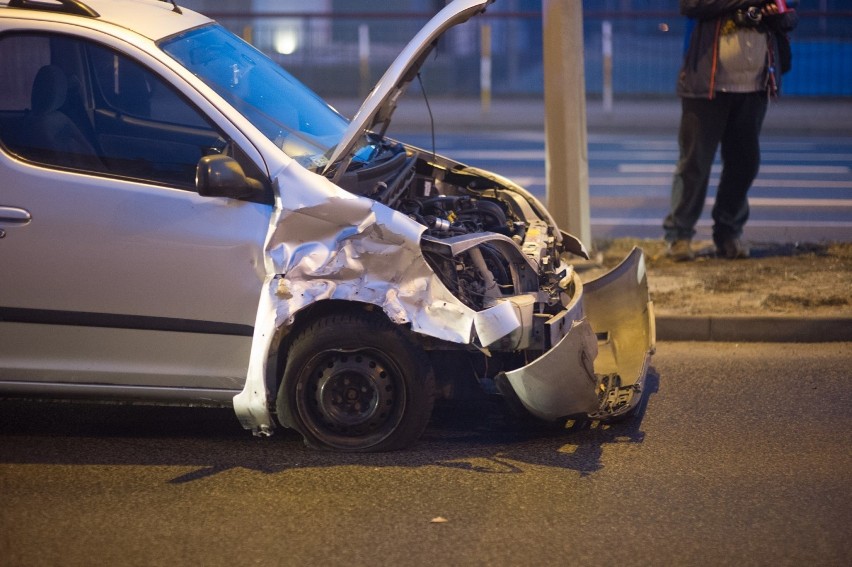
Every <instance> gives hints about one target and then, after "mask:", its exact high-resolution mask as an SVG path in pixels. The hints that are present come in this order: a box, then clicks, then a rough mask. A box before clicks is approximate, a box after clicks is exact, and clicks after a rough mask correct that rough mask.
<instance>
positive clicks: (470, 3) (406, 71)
mask: <svg viewBox="0 0 852 567" xmlns="http://www.w3.org/2000/svg"><path fill="white" fill-rule="evenodd" d="M492 2H494V0H454V1H453V2H451V3H450V4H449V5H447V6H446V7H445V8H444V9H443V10H441V11H440V12H438V13H437V14H436V15H435V17H433V18H432V19H431V20H429V23H427V24H426V25H425V26H423V28H422V29H421V30H420V31H419V32H418V33H417V35H415V36H414V39H412V40H411V41H410V42H409V43H408V45H407V46H406V47H405V49H403V50H402V52H401V53H400V54H399V56H398V57H397V58H396V59H395V60H394V62H393V64H391V66H390V67H389V68H388V70H387V71H385V74H384V75H383V76H382V78H381V79H379V82H378V83H376V86H375V87H373V90H372V91H371V92H370V94H369V95H367V99H366V100H365V101H364V103H363V104H362V105H361V108H360V109H359V110H358V112H357V113H356V114H355V116H354V117H353V118H352V121H351V122H350V123H349V127H348V128H347V129H346V132H344V134H343V137H342V138H341V140H340V143H339V144H338V145H337V147H335V148H334V152H333V153H332V154H331V157H330V158H329V161H328V164H327V165H326V167H325V172H327V171H328V170H330V169H331V168H332V167H334V166H335V165H336V164H338V163H339V164H340V166H339V167H338V169H337V171H338V172H342V171H345V170H346V168H347V166H348V165H349V164H348V162H349V160H350V159H351V157H352V155H351V154H352V149H353V147H354V146H355V143H356V142H357V140H358V139H360V137H361V136H362V135H363V134H364V133H365V132H367V131H374V132H377V133H379V134H384V133H385V131H386V130H387V127H388V124H389V123H390V119H391V116H392V115H393V112H394V110H395V109H396V104H397V101H398V100H399V97H400V96H402V94H403V93H404V92H405V89H406V88H408V85H409V84H410V83H411V81H413V80H414V77H416V76H417V73H418V72H420V68H421V67H422V65H423V63H424V62H425V61H426V59H427V57H428V56H429V54H430V53H431V52H432V49H434V48H435V45H437V43H438V40H439V39H440V38H441V36H442V35H443V34H444V33H445V32H446V31H447V30H448V29H450V28H452V27H454V26H456V25H458V24H461V23H464V22H466V21H467V20H469V19H470V18H472V17H473V16H475V15H477V14H480V13H482V12H484V11H485V8H486V7H487V6H488V5H489V4H491V3H492ZM325 172H324V173H325Z"/></svg>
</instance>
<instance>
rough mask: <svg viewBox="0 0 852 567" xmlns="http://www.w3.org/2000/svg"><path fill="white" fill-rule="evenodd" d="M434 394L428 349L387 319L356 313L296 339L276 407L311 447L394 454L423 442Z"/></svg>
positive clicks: (327, 320) (319, 323) (324, 321)
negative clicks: (421, 436) (424, 350)
mask: <svg viewBox="0 0 852 567" xmlns="http://www.w3.org/2000/svg"><path fill="white" fill-rule="evenodd" d="M433 396H434V377H433V374H432V370H431V366H430V364H429V361H428V359H427V357H426V355H425V353H424V352H423V350H422V349H420V348H419V347H418V346H417V345H415V344H413V343H412V341H411V340H410V339H409V338H408V337H407V336H406V335H405V334H404V333H403V332H402V331H401V330H400V329H399V328H398V327H396V326H395V325H393V324H392V323H391V322H389V321H388V320H387V319H385V318H384V317H381V316H379V315H377V314H375V313H370V312H352V313H348V314H343V315H329V316H325V317H322V318H320V319H318V320H316V321H314V322H313V323H312V324H311V325H309V326H308V327H306V328H304V329H303V330H302V331H301V332H299V333H298V334H297V335H296V337H295V338H294V339H293V342H292V343H291V346H290V349H289V350H288V353H287V364H286V367H285V369H284V376H283V379H282V381H281V386H280V387H279V389H278V397H277V400H276V405H277V411H278V415H279V418H280V419H281V420H282V422H283V423H284V425H286V426H288V427H292V428H294V429H296V430H297V431H299V432H300V433H301V434H302V436H303V437H304V438H305V442H306V443H307V444H308V445H310V446H312V447H315V448H319V449H335V450H340V451H389V450H393V449H399V448H402V447H405V446H406V445H409V444H411V443H413V442H414V441H415V440H416V439H417V438H418V437H419V436H420V434H421V433H422V432H423V430H424V429H425V427H426V424H427V423H428V421H429V416H430V415H431V413H432V404H433V401H434V398H433Z"/></svg>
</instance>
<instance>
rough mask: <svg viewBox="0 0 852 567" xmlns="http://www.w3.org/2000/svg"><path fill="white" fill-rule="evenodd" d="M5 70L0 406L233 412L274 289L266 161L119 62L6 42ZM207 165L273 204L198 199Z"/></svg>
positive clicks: (61, 43) (77, 50)
mask: <svg viewBox="0 0 852 567" xmlns="http://www.w3.org/2000/svg"><path fill="white" fill-rule="evenodd" d="M0 60H2V61H4V62H5V63H4V65H6V66H7V68H11V70H10V71H6V72H4V73H3V74H4V77H2V78H3V79H4V80H3V81H0V91H2V92H0V101H2V102H0V104H2V106H3V108H0V142H2V146H3V151H2V152H0V181H2V182H0V231H2V232H0V235H2V236H3V237H2V238H0V391H2V390H7V391H9V390H12V391H39V392H52V391H55V392H57V393H62V394H69V395H73V394H76V393H81V394H83V395H96V396H100V395H104V396H109V397H116V396H117V397H134V398H139V397H141V398H158V399H162V398H205V399H207V398H210V397H211V396H212V397H216V396H219V397H221V398H222V399H228V398H229V396H230V395H231V393H232V391H233V390H238V389H239V388H241V386H242V383H243V381H244V379H245V372H246V367H247V364H248V358H249V351H250V348H251V335H252V329H253V324H254V318H255V316H256V312H257V302H258V298H259V296H260V289H261V284H262V279H263V273H264V263H263V245H264V239H265V236H266V231H267V227H268V224H269V217H270V214H271V211H272V196H271V188H270V186H269V181H268V178H267V176H266V175H265V174H263V172H262V171H263V170H262V162H261V163H257V160H256V159H255V160H252V159H249V158H248V157H247V154H246V152H244V151H243V147H244V146H245V145H246V142H245V140H243V141H242V145H241V144H240V143H238V142H236V141H234V140H233V139H232V137H229V136H227V135H226V134H225V133H224V131H223V129H222V128H220V127H219V126H217V125H216V124H215V123H214V122H213V121H212V120H211V119H210V118H209V117H207V116H205V114H204V113H203V112H201V111H200V110H199V109H198V108H197V107H195V106H194V105H193V104H191V103H190V102H189V101H188V100H187V99H186V98H185V97H183V96H182V95H181V94H180V92H179V91H178V90H177V89H176V88H174V86H173V85H171V84H170V83H169V81H167V80H165V79H164V78H163V77H161V76H158V75H157V73H155V72H154V71H152V70H151V69H149V68H146V67H145V66H144V65H142V64H141V63H139V62H138V61H135V60H134V59H133V58H132V57H130V56H128V55H127V54H125V53H122V52H119V51H118V50H116V49H114V48H112V47H108V46H106V45H103V44H100V43H97V42H94V41H90V40H86V39H81V38H79V37H71V36H69V35H61V34H54V33H47V32H33V33H22V32H16V33H5V34H0ZM46 75H50V77H47V78H46ZM131 76H132V78H126V77H131ZM54 91H60V92H54ZM44 114H50V116H48V117H45V116H43V115H44ZM241 146H242V147H241ZM210 153H228V154H230V155H231V156H232V157H235V158H236V159H237V161H238V162H240V164H241V165H242V166H243V168H244V170H246V172H247V173H248V174H249V175H251V176H252V177H255V178H257V179H258V180H260V181H261V183H262V184H264V186H265V189H266V193H265V194H264V195H259V196H257V197H256V198H253V199H251V200H236V199H228V198H221V197H216V198H213V197H202V196H200V195H199V194H198V193H197V192H196V191H195V188H194V176H195V165H196V163H197V161H198V159H199V158H200V157H201V156H202V155H206V154H210Z"/></svg>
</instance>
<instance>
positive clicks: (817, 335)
mask: <svg viewBox="0 0 852 567" xmlns="http://www.w3.org/2000/svg"><path fill="white" fill-rule="evenodd" d="M656 323H657V340H658V341H713V342H743V343H755V342H764V343H824V342H844V341H852V318H850V317H824V316H823V317H810V316H808V317H795V316H788V315H756V316H749V315H727V316H719V315H703V316H702V315H699V316H693V315H657V321H656Z"/></svg>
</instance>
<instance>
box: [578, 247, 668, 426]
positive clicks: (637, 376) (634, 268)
mask: <svg viewBox="0 0 852 567" xmlns="http://www.w3.org/2000/svg"><path fill="white" fill-rule="evenodd" d="M584 289H585V294H584V295H585V297H584V299H583V302H584V304H585V308H586V315H587V317H588V319H589V323H591V325H592V327H593V328H594V329H595V332H596V333H597V334H598V336H599V337H601V340H600V345H599V346H600V349H599V356H598V358H597V360H596V361H595V372H596V373H597V374H598V375H600V376H606V377H609V378H608V384H607V385H606V388H607V395H606V399H604V402H603V405H602V407H601V410H600V412H599V413H598V414H596V417H615V416H618V415H621V414H624V413H627V412H628V411H630V410H631V409H633V408H634V407H635V406H636V405H637V404H638V403H639V400H640V399H641V395H640V393H641V388H642V383H643V381H644V379H645V375H646V374H647V371H648V365H649V364H650V358H651V355H652V354H653V353H654V349H655V346H656V330H655V326H654V305H653V303H652V302H651V301H650V300H649V299H648V276H647V273H646V270H645V256H644V254H643V253H642V251H641V250H640V249H639V248H634V249H633V250H632V251H631V253H630V254H629V255H628V256H627V257H626V258H625V259H624V260H623V261H622V262H621V264H619V265H618V266H616V267H615V268H613V269H612V270H611V271H609V272H607V273H606V274H604V275H602V276H601V277H599V278H597V279H594V280H591V281H589V282H586V284H585V286H584Z"/></svg>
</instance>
